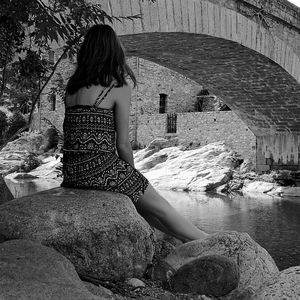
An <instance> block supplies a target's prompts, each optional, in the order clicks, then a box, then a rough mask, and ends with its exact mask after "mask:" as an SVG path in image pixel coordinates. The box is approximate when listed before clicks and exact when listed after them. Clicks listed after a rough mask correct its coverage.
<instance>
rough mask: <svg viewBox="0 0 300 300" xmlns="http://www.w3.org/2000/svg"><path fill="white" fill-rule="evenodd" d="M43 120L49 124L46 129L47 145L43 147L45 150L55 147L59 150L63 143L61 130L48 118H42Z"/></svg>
mask: <svg viewBox="0 0 300 300" xmlns="http://www.w3.org/2000/svg"><path fill="white" fill-rule="evenodd" d="M43 121H44V122H45V123H46V124H48V125H49V128H48V129H47V131H46V135H47V136H48V145H46V147H45V149H44V150H45V151H47V150H49V149H51V148H53V147H56V148H57V149H58V150H59V151H61V150H62V147H63V143H64V135H63V132H62V131H61V130H59V129H58V128H57V127H56V126H55V125H54V124H53V123H52V122H51V121H50V120H49V119H47V118H43Z"/></svg>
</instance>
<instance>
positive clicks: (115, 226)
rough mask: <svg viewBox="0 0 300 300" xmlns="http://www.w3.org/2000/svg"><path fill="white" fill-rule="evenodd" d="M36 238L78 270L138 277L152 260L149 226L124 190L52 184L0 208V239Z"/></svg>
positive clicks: (99, 275) (102, 275) (103, 276)
mask: <svg viewBox="0 0 300 300" xmlns="http://www.w3.org/2000/svg"><path fill="white" fill-rule="evenodd" d="M11 239H35V240H39V241H41V242H42V243H43V244H44V245H47V246H50V247H53V248H55V249H56V250H57V251H58V252H60V253H62V254H63V255H65V256H66V257H67V258H69V259H70V261H71V262H72V263H73V264H74V265H75V267H76V270H77V271H78V272H80V273H81V274H83V275H84V274H88V275H91V276H94V277H96V278H100V279H121V278H129V277H141V276H142V275H143V273H144V271H145V269H146V267H147V265H148V264H149V263H150V262H151V261H152V256H153V252H154V246H153V242H154V235H153V231H152V229H151V228H150V226H149V225H148V223H146V221H145V220H144V219H143V218H142V217H141V216H140V215H139V214H138V213H137V211H136V209H135V207H134V205H133V203H132V201H131V200H130V199H129V198H128V197H127V196H124V195H122V194H118V193H112V192H104V191H97V190H84V189H67V188H54V189H51V190H47V191H43V192H39V193H36V194H34V195H30V196H26V197H23V198H18V199H15V200H12V201H10V202H8V203H6V204H3V205H2V206H1V208H0V240H11Z"/></svg>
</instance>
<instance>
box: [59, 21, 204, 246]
mask: <svg viewBox="0 0 300 300" xmlns="http://www.w3.org/2000/svg"><path fill="white" fill-rule="evenodd" d="M127 77H130V78H131V80H132V81H133V83H134V84H136V79H135V76H134V74H133V72H132V71H131V69H130V68H129V67H128V65H127V64H126V61H125V55H124V50H123V47H122V45H121V43H120V41H119V39H118V37H117V36H116V34H115V32H114V31H113V29H112V28H111V27H110V26H108V25H95V26H93V27H91V28H90V30H89V31H88V32H87V34H86V36H85V39H84V41H83V43H82V45H81V48H80V50H79V53H78V57H77V68H76V71H75V73H74V74H73V76H71V78H70V80H69V82H68V85H67V90H66V100H65V105H66V112H65V119H64V125H63V129H64V139H65V141H64V155H63V177H64V180H63V183H62V186H64V187H74V188H90V189H101V190H106V191H113V192H118V193H123V194H125V195H127V196H129V197H130V198H131V200H132V201H133V203H134V205H135V207H136V209H137V211H138V212H139V213H140V214H141V215H142V216H143V217H144V218H145V219H146V220H147V221H148V222H149V223H150V224H151V225H152V226H154V227H156V228H158V229H160V230H162V231H163V232H165V233H168V234H171V235H173V236H175V237H176V238H178V239H180V240H182V241H184V242H187V241H191V240H195V239H202V238H204V237H206V236H207V234H206V233H204V232H203V231H201V230H199V229H198V228H197V227H195V226H194V225H192V224H191V223H190V222H188V221H187V220H186V219H185V218H183V217H182V216H181V215H180V214H179V213H178V212H177V211H176V210H175V209H174V208H173V207H172V206H171V205H170V204H169V203H168V202H167V201H166V200H165V199H164V198H163V197H162V196H160V194H159V193H158V192H157V191H156V190H155V189H154V188H153V187H152V185H151V184H150V183H149V181H148V180H147V179H146V178H145V177H144V176H143V175H142V174H141V173H140V172H139V171H137V170H136V169H135V168H134V162H133V154H132V149H131V145H130V142H129V109H130V99H131V88H130V86H129V85H128V83H127V81H126V78H127Z"/></svg>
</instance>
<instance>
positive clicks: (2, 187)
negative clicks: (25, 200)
mask: <svg viewBox="0 0 300 300" xmlns="http://www.w3.org/2000/svg"><path fill="white" fill-rule="evenodd" d="M12 199H14V196H13V195H12V193H11V192H10V190H9V188H8V187H7V185H6V183H5V181H4V179H3V177H2V175H1V174H0V205H1V204H3V203H5V202H7V201H10V200H12Z"/></svg>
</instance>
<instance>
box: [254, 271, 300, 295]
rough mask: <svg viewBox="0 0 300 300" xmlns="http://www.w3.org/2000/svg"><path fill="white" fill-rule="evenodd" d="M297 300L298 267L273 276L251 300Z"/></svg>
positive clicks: (299, 281)
mask: <svg viewBox="0 0 300 300" xmlns="http://www.w3.org/2000/svg"><path fill="white" fill-rule="evenodd" d="M282 299H284V300H297V299H300V266H295V267H291V268H288V269H286V270H283V271H281V272H280V273H279V274H278V275H276V276H273V277H272V278H271V279H270V280H269V281H268V282H267V283H266V284H265V285H264V286H263V287H262V288H261V289H260V290H259V291H258V292H257V293H256V294H255V295H254V296H253V297H252V300H282Z"/></svg>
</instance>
